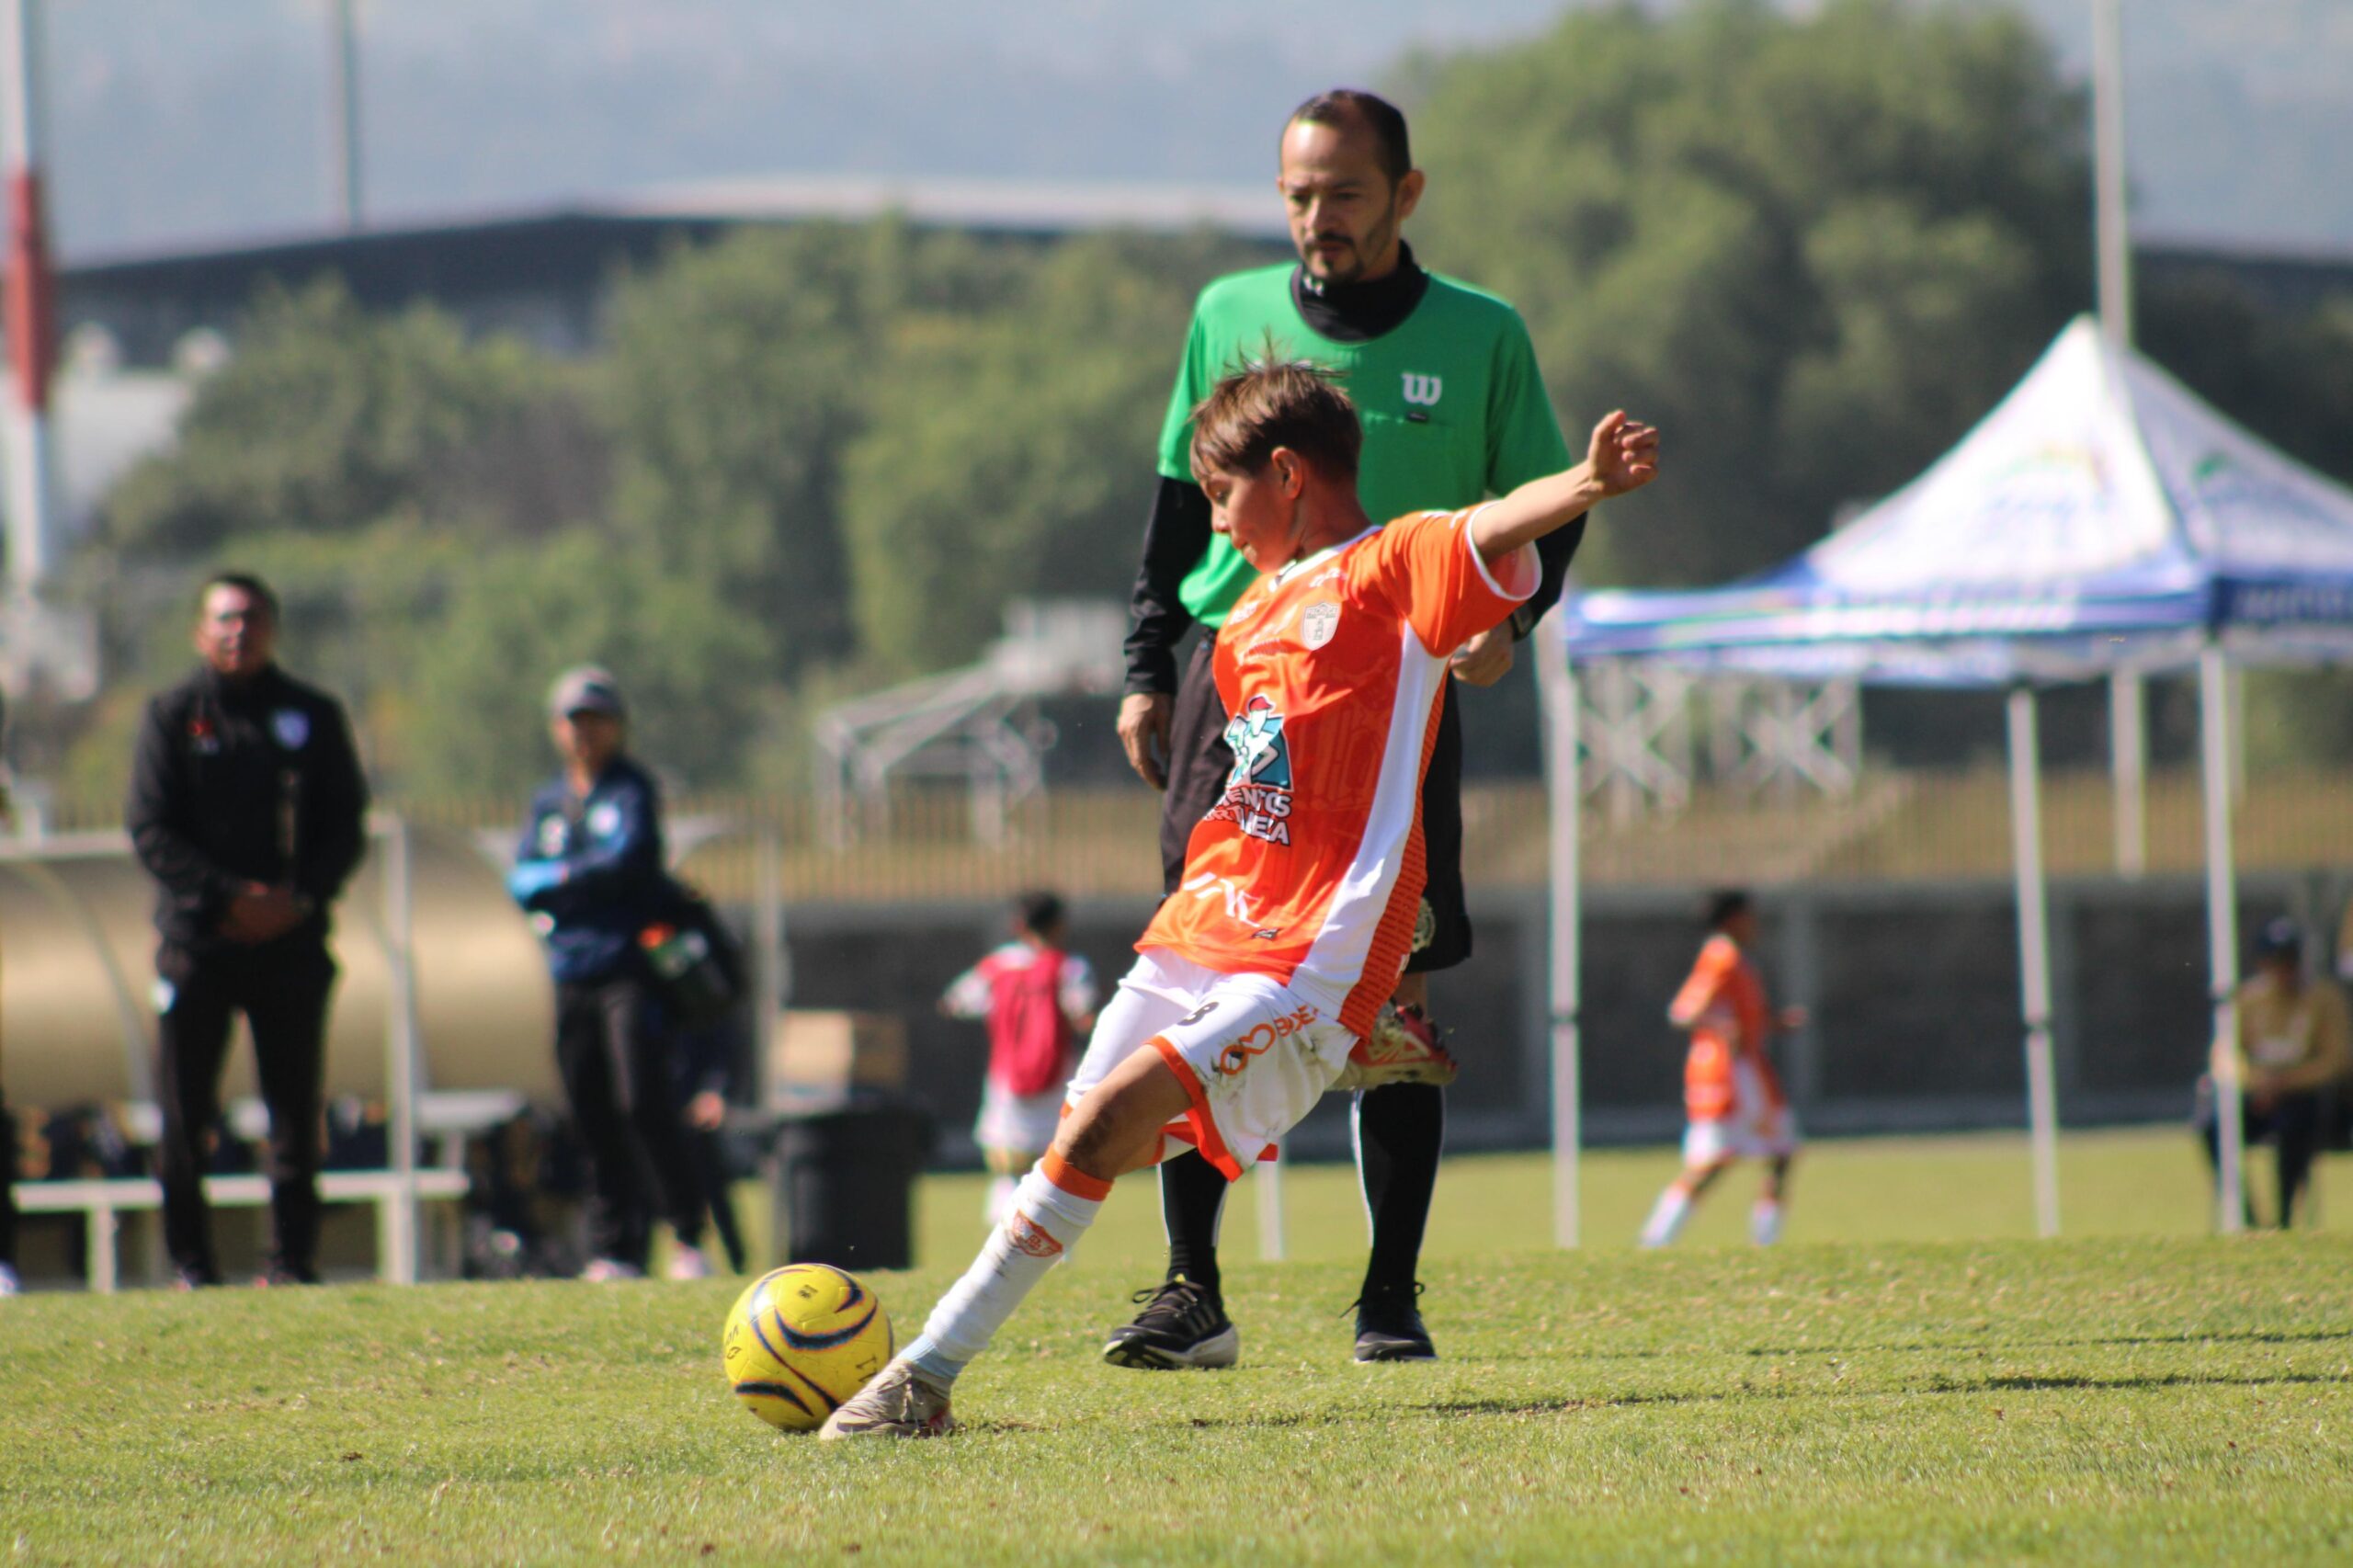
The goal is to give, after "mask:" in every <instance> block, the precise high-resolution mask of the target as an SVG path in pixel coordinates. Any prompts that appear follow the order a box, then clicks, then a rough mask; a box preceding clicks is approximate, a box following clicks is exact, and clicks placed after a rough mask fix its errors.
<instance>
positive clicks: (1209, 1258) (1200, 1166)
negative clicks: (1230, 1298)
mask: <svg viewBox="0 0 2353 1568" xmlns="http://www.w3.org/2000/svg"><path fill="white" fill-rule="evenodd" d="M1232 1185H1233V1184H1232V1183H1230V1182H1228V1181H1227V1180H1226V1179H1225V1173H1224V1172H1222V1171H1221V1170H1219V1169H1218V1168H1217V1167H1216V1166H1215V1165H1211V1164H1210V1163H1209V1162H1208V1161H1207V1160H1204V1159H1203V1158H1201V1156H1200V1155H1199V1153H1196V1152H1195V1151H1192V1150H1189V1149H1188V1150H1187V1151H1186V1152H1185V1153H1181V1154H1179V1155H1177V1156H1176V1158H1175V1159H1173V1160H1164V1161H1162V1162H1161V1165H1160V1218H1161V1220H1162V1221H1163V1222H1164V1223H1165V1224H1166V1225H1167V1227H1168V1278H1171V1279H1174V1278H1176V1276H1178V1275H1179V1274H1181V1275H1183V1276H1184V1277H1185V1278H1188V1279H1190V1280H1191V1281H1192V1282H1193V1283H1194V1284H1196V1285H1199V1287H1200V1288H1201V1289H1202V1290H1207V1291H1208V1292H1209V1293H1210V1294H1211V1295H1212V1296H1222V1295H1223V1289H1222V1282H1221V1281H1220V1280H1219V1278H1218V1272H1217V1232H1218V1220H1219V1218H1220V1216H1222V1214H1223V1213H1224V1212H1225V1189H1226V1188H1227V1187H1230V1186H1232Z"/></svg>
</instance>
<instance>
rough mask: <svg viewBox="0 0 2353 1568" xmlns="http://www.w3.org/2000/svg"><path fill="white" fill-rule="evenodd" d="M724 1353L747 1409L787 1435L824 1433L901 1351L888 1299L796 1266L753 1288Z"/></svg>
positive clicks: (733, 1318)
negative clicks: (845, 1403) (830, 1419)
mask: <svg viewBox="0 0 2353 1568" xmlns="http://www.w3.org/2000/svg"><path fill="white" fill-rule="evenodd" d="M719 1346H720V1357H721V1360H722V1364H723V1365H724V1366H725V1367H726V1369H727V1381H728V1385H729V1386H730V1387H731V1388H733V1390H734V1391H735V1397H736V1398H737V1399H739V1400H741V1401H743V1402H744V1408H745V1409H746V1410H748V1411H750V1412H751V1413H752V1414H753V1415H756V1416H758V1417H759V1418H760V1419H761V1420H763V1421H765V1422H767V1424H768V1425H769V1426H775V1427H779V1428H780V1429H782V1430H784V1431H787V1432H808V1431H813V1430H814V1429H815V1428H817V1427H819V1426H824V1424H825V1417H826V1416H828V1415H832V1414H833V1413H834V1412H835V1410H836V1409H837V1408H839V1407H840V1405H841V1403H842V1402H843V1401H844V1400H846V1399H847V1398H849V1396H850V1395H852V1394H854V1393H856V1392H858V1390H859V1389H862V1388H864V1387H865V1386H866V1382H867V1380H868V1379H870V1378H871V1377H873V1376H874V1374H875V1373H877V1372H879V1371H881V1369H883V1367H884V1366H885V1365H886V1364H888V1362H889V1361H890V1359H891V1352H892V1349H893V1348H895V1345H894V1342H893V1340H892V1336H891V1319H890V1315H889V1314H888V1313H886V1312H883V1310H882V1302H881V1298H880V1297H878V1296H876V1295H875V1294H874V1292H873V1291H871V1290H868V1289H867V1288H866V1286H865V1285H864V1284H862V1283H861V1282H860V1281H859V1280H858V1277H857V1276H856V1275H852V1274H845V1273H844V1272H842V1271H841V1270H840V1269H838V1268H835V1267H829V1266H828V1265H825V1264H822V1263H788V1264H786V1265H785V1266H784V1267H782V1268H772V1269H770V1270H768V1271H767V1273H766V1274H763V1275H761V1276H760V1277H759V1278H757V1279H755V1280H753V1281H752V1283H751V1284H750V1285H749V1286H747V1287H746V1288H745V1291H744V1293H743V1294H742V1295H741V1296H738V1297H736V1298H735V1305H734V1306H733V1308H732V1309H730V1310H729V1312H728V1313H727V1326H726V1328H725V1330H724V1331H723V1332H722V1335H721V1337H720V1342H719Z"/></svg>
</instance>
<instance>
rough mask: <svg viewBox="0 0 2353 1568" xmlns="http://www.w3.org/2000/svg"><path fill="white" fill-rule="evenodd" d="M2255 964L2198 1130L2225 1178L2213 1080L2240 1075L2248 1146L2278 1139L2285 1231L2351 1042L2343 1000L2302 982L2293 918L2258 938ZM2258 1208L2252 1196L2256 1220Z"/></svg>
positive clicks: (2349, 1065)
mask: <svg viewBox="0 0 2353 1568" xmlns="http://www.w3.org/2000/svg"><path fill="white" fill-rule="evenodd" d="M2255 964H2256V972H2255V974H2254V976H2253V977H2252V978H2251V979H2249V980H2247V981H2246V982H2245V983H2243V984H2242V985H2240V987H2239V992H2238V1021H2239V1038H2238V1040H2236V1041H2235V1042H2232V1043H2234V1044H2235V1046H2236V1049H2235V1050H2232V1049H2231V1048H2230V1046H2229V1045H2227V1044H2226V1043H2225V1042H2224V1041H2222V1040H2216V1041H2215V1042H2214V1048H2213V1060H2212V1066H2211V1070H2210V1072H2209V1074H2208V1075H2207V1077H2206V1078H2205V1079H2203V1080H2201V1081H2200V1084H2199V1096H2198V1131H2199V1136H2200V1138H2202V1139H2203V1140H2204V1141H2205V1144H2206V1160H2207V1163H2208V1165H2210V1166H2212V1167H2213V1168H2214V1170H2215V1172H2216V1174H2217V1176H2218V1177H2219V1176H2220V1173H2221V1166H2222V1154H2221V1144H2222V1138H2221V1130H2220V1127H2219V1121H2220V1118H2219V1115H2218V1107H2219V1105H2220V1101H2221V1096H2218V1095H2217V1094H2216V1093H2215V1092H2214V1074H2220V1073H2222V1072H2225V1071H2235V1073H2236V1074H2237V1077H2238V1082H2239V1092H2240V1102H2239V1115H2240V1122H2239V1125H2240V1128H2241V1130H2242V1137H2243V1138H2244V1140H2245V1142H2246V1143H2254V1142H2257V1141H2258V1140H2261V1139H2264V1138H2269V1139H2271V1140H2272V1141H2273V1144H2274V1149H2273V1153H2274V1154H2275V1156H2276V1163H2277V1165H2278V1166H2279V1228H2280V1229H2281V1230H2283V1231H2284V1230H2286V1229H2287V1228H2288V1226H2289V1224H2290V1221H2292V1220H2293V1218H2294V1213H2295V1204H2296V1196H2297V1194H2298V1193H2300V1192H2302V1190H2303V1186H2304V1178H2305V1177H2306V1176H2308V1175H2310V1174H2311V1171H2312V1168H2313V1155H2314V1154H2316V1153H2319V1150H2320V1142H2321V1138H2322V1135H2323V1133H2324V1131H2325V1128H2324V1127H2323V1121H2324V1113H2325V1109H2326V1108H2327V1107H2328V1105H2329V1102H2330V1100H2331V1098H2332V1096H2334V1094H2335V1091H2336V1085H2338V1084H2339V1083H2340V1082H2341V1081H2342V1080H2343V1079H2344V1078H2345V1077H2346V1075H2347V1073H2348V1072H2353V1040H2348V1034H2347V1020H2346V1012H2345V996H2344V994H2343V993H2342V992H2340V991H2338V990H2337V989H2336V985H2335V984H2334V983H2331V982H2329V981H2326V980H2308V979H2306V978H2305V977H2304V933H2303V928H2302V926H2298V925H2297V924H2296V923H2295V922H2294V921H2293V920H2290V919H2286V918H2284V917H2283V918H2281V919H2278V920H2274V921H2272V922H2271V923H2270V924H2269V925H2268V926H2264V928H2263V929H2262V931H2261V932H2260V933H2258V934H2257V935H2256V939H2255ZM2254 1210H2255V1203H2254V1199H2253V1198H2252V1196H2250V1197H2249V1198H2248V1199H2247V1217H2248V1220H2249V1222H2250V1223H2251V1222H2253V1220H2254Z"/></svg>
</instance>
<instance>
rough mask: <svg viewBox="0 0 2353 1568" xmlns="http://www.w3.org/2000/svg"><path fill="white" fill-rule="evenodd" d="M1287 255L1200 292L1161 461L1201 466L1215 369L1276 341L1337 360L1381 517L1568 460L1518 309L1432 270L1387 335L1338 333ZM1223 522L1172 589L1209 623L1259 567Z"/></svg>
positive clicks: (1366, 486) (1366, 489) (1171, 471)
mask: <svg viewBox="0 0 2353 1568" xmlns="http://www.w3.org/2000/svg"><path fill="white" fill-rule="evenodd" d="M1291 271H1292V267H1291V265H1290V263H1288V262H1286V263H1283V264H1281V265H1279V266H1276V267H1260V268H1258V269H1256V270H1255V271H1251V272H1237V273H1233V274H1232V275H1231V276H1229V277H1225V278H1219V279H1218V280H1217V281H1216V282H1214V283H1211V285H1210V286H1209V287H1208V288H1206V289H1204V290H1201V297H1200V300H1199V302H1198V303H1197V304H1196V305H1195V306H1194V307H1193V326H1192V331H1191V332H1190V333H1189V334H1188V335H1187V336H1186V339H1185V362H1184V365H1183V367H1182V368H1181V369H1179V370H1178V371H1177V375H1176V390H1175V391H1174V392H1172V393H1171V394H1170V395H1169V399H1168V417H1167V419H1166V421H1165V423H1164V424H1163V425H1162V426H1161V432H1160V472H1162V473H1164V474H1165V475H1167V476H1168V477H1169V478H1171V479H1185V480H1189V479H1190V478H1191V477H1192V465H1191V461H1190V449H1191V445H1192V439H1193V423H1192V417H1191V415H1192V411H1193V409H1194V408H1195V406H1196V405H1198V404H1199V403H1200V401H1201V399H1203V398H1204V397H1207V396H1208V395H1209V392H1210V389H1211V387H1212V386H1214V385H1215V384H1216V382H1217V380H1218V378H1219V377H1221V376H1223V375H1226V374H1229V373H1231V372H1232V371H1233V370H1234V369H1238V368H1239V367H1240V365H1241V363H1242V361H1243V360H1244V359H1245V358H1253V359H1255V358H1263V357H1264V356H1265V355H1266V354H1267V341H1268V339H1269V338H1270V337H1271V338H1272V340H1273V345H1274V352H1275V353H1277V354H1279V355H1282V356H1286V357H1290V358H1301V359H1307V360H1310V361H1312V362H1313V363H1314V364H1316V365H1319V366H1322V367H1323V368H1324V369H1328V370H1331V371H1334V372H1336V374H1337V375H1338V376H1339V378H1340V385H1341V386H1342V387H1343V388H1345V389H1346V390H1347V394H1348V396H1349V397H1350V398H1351V399H1353V400H1354V401H1355V403H1356V405H1357V413H1358V415H1359V416H1360V417H1361V418H1362V419H1363V421H1364V456H1363V458H1362V460H1361V461H1360V462H1359V464H1358V473H1357V493H1358V496H1359V498H1360V499H1362V501H1363V502H1364V509H1365V511H1366V513H1367V514H1368V515H1370V517H1372V519H1373V521H1375V522H1377V523H1386V522H1388V521H1390V520H1391V519H1392V518H1395V517H1404V516H1405V515H1406V514H1407V513H1409V512H1420V511H1432V510H1452V509H1454V508H1456V507H1460V506H1470V505H1472V503H1474V502H1477V501H1479V500H1481V499H1483V498H1484V497H1485V496H1488V495H1490V494H1498V495H1499V494H1503V493H1504V492H1505V491H1507V490H1511V489H1513V488H1515V487H1517V486H1518V485H1521V484H1525V483H1528V482H1529V480H1531V479H1540V478H1542V477H1543V476H1544V475H1546V474H1548V473H1558V472H1561V471H1562V470H1563V469H1565V468H1567V467H1568V466H1569V463H1570V458H1569V449H1568V446H1567V444H1566V443H1565V442H1563V440H1562V439H1561V426H1560V423H1559V422H1558V421H1557V420H1555V419H1554V418H1553V417H1552V403H1551V401H1550V400H1549V399H1548V398H1547V397H1546V396H1545V393H1544V383H1543V382H1542V381H1540V379H1539V378H1538V376H1537V373H1536V351H1535V349H1534V348H1533V347H1530V346H1529V341H1528V328H1527V326H1526V324H1523V323H1522V322H1521V321H1520V319H1519V312H1517V311H1515V310H1513V309H1512V308H1511V306H1509V305H1508V304H1506V303H1505V302H1504V301H1501V300H1499V299H1497V298H1496V297H1495V295H1493V294H1490V293H1487V292H1485V291H1483V290H1478V289H1473V288H1472V287H1471V286H1470V285H1469V284H1467V283H1458V282H1456V281H1455V280H1454V279H1453V278H1442V277H1440V276H1438V274H1437V273H1431V274H1430V278H1429V287H1428V289H1427V290H1426V291H1425V292H1424V294H1423V295H1422V299H1421V302H1420V303H1419V304H1417V305H1415V307H1414V311H1413V313H1412V314H1411V315H1409V316H1407V317H1406V318H1405V319H1404V321H1403V322H1401V323H1400V324H1398V325H1397V326H1395V327H1394V328H1392V329H1391V330H1390V331H1388V332H1386V333H1383V334H1382V335H1381V336H1379V337H1375V338H1372V339H1370V341H1368V342H1363V343H1336V342H1334V341H1333V340H1332V339H1331V338H1328V337H1325V336H1324V335H1322V334H1321V333H1319V332H1317V331H1315V330H1314V329H1313V327H1311V326H1309V325H1308V324H1307V323H1306V321H1305V320H1303V319H1302V317H1301V315H1300V313H1299V307H1298V305H1297V304H1295V303H1294V302H1293V301H1292V300H1291V292H1290V277H1291ZM1256 575H1257V574H1256V573H1255V572H1253V571H1252V570H1251V568H1250V563H1249V562H1246V561H1245V560H1243V559H1242V556H1241V554H1240V552H1238V551H1235V549H1234V548H1233V545H1232V544H1230V543H1228V542H1227V541H1226V539H1225V537H1224V536H1223V535H1222V534H1220V535H1216V536H1213V537H1212V538H1211V540H1210V548H1209V552H1208V553H1207V554H1206V555H1204V556H1202V557H1201V560H1200V563H1199V565H1197V566H1195V567H1194V568H1193V570H1192V571H1191V572H1190V573H1189V574H1187V576H1186V578H1185V581H1184V583H1183V584H1182V585H1181V586H1180V587H1179V588H1178V590H1177V597H1178V598H1179V599H1180V600H1181V601H1182V602H1183V604H1184V606H1185V608H1186V609H1187V611H1188V612H1189V613H1190V614H1191V615H1192V617H1193V619H1195V620H1198V621H1199V622H1200V623H1201V624H1202V625H1203V626H1207V627H1212V628H1214V627H1217V626H1221V625H1222V624H1224V621H1225V616H1226V612H1227V611H1228V610H1230V609H1232V608H1233V601H1234V600H1236V599H1238V598H1240V597H1242V591H1243V590H1244V589H1245V588H1246V587H1248V586H1249V585H1250V584H1251V582H1252V581H1253V580H1254V579H1255V578H1256Z"/></svg>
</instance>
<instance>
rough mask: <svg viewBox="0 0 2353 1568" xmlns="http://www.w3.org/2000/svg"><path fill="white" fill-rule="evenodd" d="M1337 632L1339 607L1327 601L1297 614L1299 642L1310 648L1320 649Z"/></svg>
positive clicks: (1338, 627)
mask: <svg viewBox="0 0 2353 1568" xmlns="http://www.w3.org/2000/svg"><path fill="white" fill-rule="evenodd" d="M1339 630H1340V607H1339V606H1338V605H1336V604H1334V603H1332V602H1331V601H1330V600H1329V599H1326V600H1324V601H1322V602H1320V603H1317V604H1312V605H1309V606H1308V607H1307V608H1305V609H1303V610H1301V611H1300V612H1299V640H1300V641H1301V642H1303V643H1305V644H1306V645H1307V646H1308V647H1310V648H1321V647H1322V646H1324V643H1326V642H1330V641H1332V633H1334V632H1335V631H1339Z"/></svg>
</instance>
